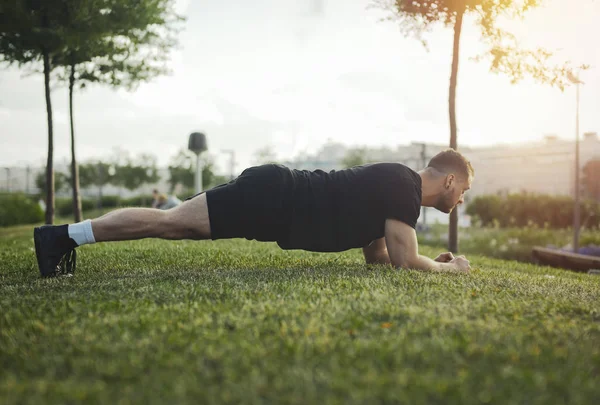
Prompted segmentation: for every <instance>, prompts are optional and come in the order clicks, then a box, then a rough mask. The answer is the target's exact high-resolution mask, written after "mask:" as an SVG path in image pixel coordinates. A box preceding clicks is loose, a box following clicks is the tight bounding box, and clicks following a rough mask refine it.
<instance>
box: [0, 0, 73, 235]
mask: <svg viewBox="0 0 600 405" xmlns="http://www.w3.org/2000/svg"><path fill="white" fill-rule="evenodd" d="M59 2H60V0H45V1H39V0H4V1H2V2H1V3H0V62H4V63H7V64H8V65H12V64H16V65H17V66H19V67H22V66H30V65H32V64H34V65H35V64H39V63H40V62H41V63H42V66H43V73H44V97H45V100H46V115H47V122H48V156H47V160H46V215H45V221H46V223H47V224H52V223H53V222H54V131H53V128H54V127H53V122H52V101H51V97H50V74H51V72H52V70H53V69H54V58H55V56H56V55H57V54H60V52H61V50H62V49H61V47H62V40H61V32H60V29H59V28H58V26H59V24H58V22H59V20H60V10H61V8H60V7H59Z"/></svg>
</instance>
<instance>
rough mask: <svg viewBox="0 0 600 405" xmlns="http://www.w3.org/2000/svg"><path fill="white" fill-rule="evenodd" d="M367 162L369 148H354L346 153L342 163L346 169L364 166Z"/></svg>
mask: <svg viewBox="0 0 600 405" xmlns="http://www.w3.org/2000/svg"><path fill="white" fill-rule="evenodd" d="M367 162H368V158H367V148H353V149H350V150H348V152H346V155H345V156H344V158H343V159H342V162H341V163H342V166H343V167H344V168H350V167H354V166H360V165H364V164H365V163H367Z"/></svg>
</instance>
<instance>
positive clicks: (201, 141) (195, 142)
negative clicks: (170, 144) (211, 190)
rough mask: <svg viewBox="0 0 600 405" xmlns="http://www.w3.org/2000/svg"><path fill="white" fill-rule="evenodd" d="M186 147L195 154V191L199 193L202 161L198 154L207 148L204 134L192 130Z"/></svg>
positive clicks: (200, 189)
mask: <svg viewBox="0 0 600 405" xmlns="http://www.w3.org/2000/svg"><path fill="white" fill-rule="evenodd" d="M188 149H189V150H191V151H192V152H194V153H195V154H196V193H200V192H202V162H201V160H200V154H201V153H202V152H204V151H206V150H208V147H207V145H206V135H204V134H203V133H201V132H192V133H191V134H190V138H189V141H188Z"/></svg>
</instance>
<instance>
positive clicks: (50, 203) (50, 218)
mask: <svg viewBox="0 0 600 405" xmlns="http://www.w3.org/2000/svg"><path fill="white" fill-rule="evenodd" d="M42 53H43V56H44V88H45V91H46V113H47V116H48V160H47V161H46V224H49V225H51V224H53V223H54V162H53V156H54V134H53V131H52V102H51V100H50V70H51V66H50V55H49V54H48V53H49V52H48V50H47V49H42Z"/></svg>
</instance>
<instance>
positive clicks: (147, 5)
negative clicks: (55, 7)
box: [55, 0, 183, 89]
mask: <svg viewBox="0 0 600 405" xmlns="http://www.w3.org/2000/svg"><path fill="white" fill-rule="evenodd" d="M64 1H65V2H66V4H68V6H69V7H68V10H69V12H68V13H65V14H64V16H63V21H62V23H63V25H64V27H65V31H64V35H63V39H64V42H65V48H64V51H63V52H62V53H61V54H60V55H59V57H58V58H56V59H55V64H57V65H59V66H61V67H63V69H61V70H60V71H59V72H60V74H59V75H58V77H59V79H60V80H61V81H65V82H68V81H70V80H73V81H74V82H75V83H78V84H79V86H80V87H85V85H86V83H96V82H97V83H103V84H109V85H111V86H114V87H126V88H128V89H133V88H135V87H136V86H137V85H138V84H139V83H141V82H145V81H149V80H150V79H152V78H154V77H156V76H158V75H161V74H165V73H167V72H168V70H167V68H166V62H167V61H168V58H169V56H170V54H169V51H170V49H171V48H173V47H174V46H176V45H177V40H176V34H177V33H178V32H179V23H180V22H182V21H183V18H182V17H181V16H179V15H177V14H176V13H175V12H174V5H175V0H139V1H135V2H131V1H124V0H104V1H103V4H102V6H99V4H98V0H64ZM71 73H72V74H71Z"/></svg>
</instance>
